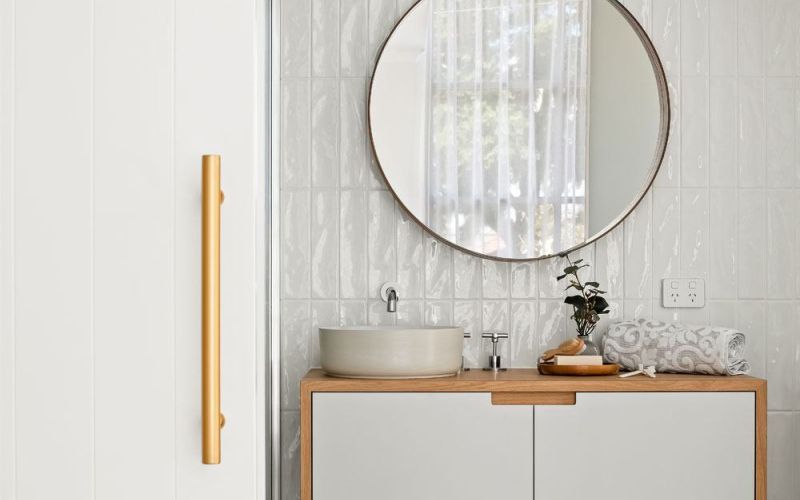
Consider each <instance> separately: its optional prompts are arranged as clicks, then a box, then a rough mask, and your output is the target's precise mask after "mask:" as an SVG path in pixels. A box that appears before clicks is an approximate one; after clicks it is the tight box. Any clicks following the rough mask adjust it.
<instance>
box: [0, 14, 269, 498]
mask: <svg viewBox="0 0 800 500" xmlns="http://www.w3.org/2000/svg"><path fill="white" fill-rule="evenodd" d="M265 17H266V14H265V4H264V2H261V1H257V0H136V1H130V0H71V1H64V0H0V90H1V92H0V285H1V288H0V500H45V499H55V498H58V499H61V500H86V499H102V500H126V499H131V500H134V499H136V500H142V499H148V500H160V499H164V500H167V499H169V500H178V499H181V500H211V499H225V500H239V499H241V500H251V499H257V500H260V499H264V498H266V490H267V487H266V482H267V470H268V464H267V462H266V460H267V458H266V457H267V453H266V449H267V445H266V432H265V429H266V412H265V401H266V397H265V395H266V392H267V389H266V387H265V373H264V368H263V367H264V366H265V361H266V356H265V354H264V350H265V328H264V321H263V318H264V313H263V303H264V296H265V294H264V283H265V282H266V279H265V272H266V271H265V259H264V244H263V238H264V234H265V227H264V218H265V217H264V213H265V212H264V206H265V204H264V193H265V184H266V179H265V162H264V159H263V158H264V137H265V136H266V135H265V130H264V128H265V127H264V126H263V125H262V124H264V123H265V120H264V118H265V117H264V112H263V109H264V92H263V86H264V78H263V76H262V75H263V73H264V67H265V65H264V57H265V49H264V48H265V36H266V33H265V32H266V22H265ZM210 153H216V154H220V155H221V156H222V188H223V190H224V192H225V203H224V204H223V206H222V250H221V251H222V257H221V268H222V285H221V294H222V299H221V306H222V316H221V332H222V333H221V342H222V356H221V369H222V379H221V392H222V411H223V412H224V414H225V416H226V419H227V423H226V426H225V428H224V429H223V431H222V463H221V464H220V465H203V464H202V463H201V432H200V424H201V418H200V417H201V405H200V398H201V392H200V382H201V379H200V375H201V365H200V348H201V344H200V339H201V336H200V320H201V316H200V311H201V307H200V305H201V303H200V284H201V280H200V278H201V276H200V270H201V267H200V255H201V254H200V222H201V205H200V192H201V190H200V188H201V176H200V174H201V156H202V155H203V154H210Z"/></svg>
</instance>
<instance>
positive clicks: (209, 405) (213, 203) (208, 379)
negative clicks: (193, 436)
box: [202, 155, 225, 464]
mask: <svg viewBox="0 0 800 500" xmlns="http://www.w3.org/2000/svg"><path fill="white" fill-rule="evenodd" d="M222 200H223V194H222V190H221V189H220V156H219V155H204V156H203V231H202V232H203V235H202V239H203V243H202V247H203V249H202V266H203V297H202V300H203V312H202V314H203V321H202V323H203V340H202V342H203V353H202V365H203V366H202V369H203V463H204V464H218V463H219V462H220V448H221V439H220V429H221V428H222V426H223V425H224V423H225V417H224V416H223V415H222V412H221V411H220V390H219V376H220V369H219V310H220V308H219V289H220V281H219V255H220V252H219V239H220V204H222Z"/></svg>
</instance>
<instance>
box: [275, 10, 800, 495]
mask: <svg viewBox="0 0 800 500" xmlns="http://www.w3.org/2000/svg"><path fill="white" fill-rule="evenodd" d="M410 3H412V0H313V1H312V0H283V2H282V8H283V14H282V16H283V19H282V22H283V57H282V99H283V116H282V127H283V130H282V137H283V143H282V145H281V147H282V169H283V171H282V178H283V181H282V182H283V190H282V196H283V208H284V210H283V231H284V232H283V256H282V257H283V266H284V267H283V270H282V292H281V293H282V298H283V301H282V311H281V312H282V315H283V319H282V321H283V332H282V336H283V342H282V344H283V346H282V354H283V363H284V364H283V375H284V379H283V388H284V391H283V394H282V408H283V410H284V411H283V412H282V416H283V423H284V424H285V428H284V431H285V432H284V438H283V439H284V445H285V446H284V468H283V474H284V479H285V481H284V485H283V488H284V492H285V493H286V496H285V498H286V499H292V498H296V496H297V474H298V468H297V467H298V465H297V464H298V462H297V459H298V453H299V449H298V444H299V441H298V434H297V424H298V413H297V409H298V400H297V381H298V379H299V377H301V376H302V374H303V373H304V372H305V371H306V369H308V368H309V367H311V366H314V365H316V364H317V363H318V357H317V356H318V354H317V348H316V337H315V335H316V326H317V325H318V324H330V323H339V322H341V323H350V324H352V323H364V322H369V323H383V322H393V321H395V318H394V317H391V316H387V314H386V313H385V312H384V310H385V309H384V304H382V303H380V302H378V301H377V299H376V297H377V289H378V287H379V285H380V284H381V283H382V282H384V281H388V280H397V281H399V282H400V283H401V286H400V296H401V299H402V301H401V302H400V306H399V313H398V315H397V318H396V321H398V322H413V323H421V322H427V323H440V324H444V323H457V324H461V325H465V326H467V327H468V328H470V329H471V330H473V331H480V330H488V329H495V328H496V329H506V330H508V331H510V333H511V335H512V339H511V342H510V344H509V345H508V346H507V347H505V350H506V352H505V356H507V358H506V359H507V360H508V361H509V362H510V365H511V366H532V365H533V364H534V362H535V359H536V356H537V353H538V352H540V350H541V349H543V348H544V347H545V346H547V345H550V344H552V343H554V342H556V341H557V340H558V339H560V338H563V337H565V336H566V335H567V326H566V325H567V323H566V320H567V317H568V316H567V314H566V310H565V308H564V307H563V305H562V304H561V301H560V297H561V293H562V290H561V288H560V287H558V286H556V285H555V282H554V281H553V280H552V277H553V276H554V275H555V274H556V272H557V270H558V269H559V268H560V266H561V263H560V262H557V261H555V260H547V261H543V262H540V263H527V264H514V265H510V264H505V263H496V262H493V261H488V260H480V259H476V258H473V257H470V256H468V255H465V254H463V253H459V252H457V251H453V250H452V249H450V248H449V247H447V246H444V245H442V244H440V243H438V242H437V241H435V240H433V239H431V238H429V237H428V236H426V235H425V234H424V233H423V232H422V230H421V229H420V228H419V227H418V226H416V225H415V224H414V223H412V222H410V221H409V220H408V219H407V218H406V217H404V215H403V214H402V213H401V212H400V211H399V210H398V209H397V208H396V204H395V203H394V201H393V199H392V197H391V195H390V194H389V193H388V192H387V191H386V189H385V187H384V186H383V185H381V183H380V182H379V181H378V178H377V177H376V175H375V174H374V167H372V166H371V159H370V157H369V148H368V143H367V131H366V119H365V104H366V88H367V84H368V78H369V74H370V72H371V70H372V63H373V57H374V54H375V53H376V51H377V49H378V47H379V46H380V44H381V43H382V42H383V39H384V37H385V36H386V34H387V33H388V32H389V30H390V29H391V27H392V25H393V23H394V21H395V20H396V19H397V18H398V17H399V16H400V14H401V13H402V12H403V11H404V9H406V8H407V7H408V6H409V4H410ZM626 3H627V5H628V6H629V7H630V9H631V10H632V11H633V12H634V14H635V15H636V16H637V18H638V19H640V20H641V22H642V24H643V25H644V26H645V28H646V29H647V31H648V32H649V33H652V34H653V37H654V43H655V45H656V46H657V48H658V50H659V52H660V54H661V57H662V60H663V62H664V64H665V66H666V70H667V72H668V79H669V82H670V90H671V92H672V98H673V110H672V111H673V125H672V139H671V141H670V144H669V148H668V151H667V157H666V160H665V162H664V165H663V167H662V169H661V172H660V174H659V176H658V179H657V181H656V184H655V187H654V189H653V190H652V191H651V192H650V193H648V194H647V196H646V198H645V200H644V201H643V203H642V204H641V205H640V206H639V208H638V209H637V210H636V211H635V213H634V214H632V215H631V216H630V217H629V218H628V219H627V220H626V221H625V223H624V225H623V226H621V227H619V228H617V229H616V230H615V231H614V232H612V233H611V234H610V235H608V236H607V237H606V238H604V239H603V240H602V241H599V242H598V243H597V244H595V245H592V246H590V247H588V248H587V249H585V250H584V251H583V252H581V253H582V255H583V256H584V257H585V258H587V259H589V260H590V261H591V262H593V263H594V267H593V268H592V269H594V271H595V272H596V277H597V278H598V280H599V281H600V282H601V283H603V284H604V285H605V287H606V289H607V290H609V291H610V298H611V302H612V303H613V313H614V316H615V317H625V318H632V317H638V316H652V317H656V318H666V319H678V320H681V321H686V322H690V323H714V324H720V325H727V326H736V327H739V328H741V329H743V330H744V331H745V332H747V333H748V340H749V352H750V354H749V357H750V359H751V361H752V363H753V367H754V374H755V375H758V376H767V378H768V379H769V381H770V390H769V409H770V416H769V426H770V427H769V428H770V431H769V432H770V439H771V442H770V456H769V459H770V469H769V471H770V473H769V474H770V477H769V482H770V498H772V499H775V500H785V499H788V498H795V497H796V496H797V494H798V492H800V488H799V487H798V484H797V478H798V477H800V473H799V472H800V465H799V462H798V456H797V454H798V450H800V439H798V432H800V394H798V391H799V390H800V377H799V376H798V373H800V366H799V365H800V362H799V361H798V357H799V356H800V344H799V343H798V340H799V339H800V336H798V335H797V331H796V330H797V324H798V304H799V303H800V293H799V292H800V272H798V265H800V263H799V261H800V259H798V258H797V257H798V253H799V252H800V246H798V232H800V227H798V223H797V215H796V214H797V208H798V203H799V202H800V200H799V199H798V198H800V189H798V187H800V182H799V181H800V166H799V165H798V154H797V153H798V146H800V136H799V131H800V129H799V128H798V122H800V106H798V104H800V92H799V91H798V82H799V80H800V57H799V56H800V50H798V30H797V26H798V25H800V20H799V19H798V16H799V15H800V14H798V8H799V7H800V5H799V4H798V2H795V1H793V0H628V1H627V2H626ZM678 275H685V276H702V277H705V278H706V279H707V280H708V299H709V300H708V304H707V306H706V307H705V308H704V309H695V310H684V311H679V312H678V313H677V317H675V316H674V315H673V311H671V310H666V309H662V308H661V307H660V306H659V296H660V279H661V278H663V277H665V276H678ZM479 344H480V339H478V338H475V339H473V340H472V343H471V345H470V349H471V352H472V356H471V358H472V362H473V363H475V362H477V361H478V360H477V357H476V355H475V353H476V352H477V351H478V345H479ZM481 362H483V360H481Z"/></svg>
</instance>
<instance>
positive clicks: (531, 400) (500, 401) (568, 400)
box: [492, 392, 575, 406]
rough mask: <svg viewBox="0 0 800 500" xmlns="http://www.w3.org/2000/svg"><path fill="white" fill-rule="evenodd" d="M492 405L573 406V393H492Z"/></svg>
mask: <svg viewBox="0 0 800 500" xmlns="http://www.w3.org/2000/svg"><path fill="white" fill-rule="evenodd" d="M492 404H493V405H540V406H541V405H574V404H575V393H574V392H493V393H492Z"/></svg>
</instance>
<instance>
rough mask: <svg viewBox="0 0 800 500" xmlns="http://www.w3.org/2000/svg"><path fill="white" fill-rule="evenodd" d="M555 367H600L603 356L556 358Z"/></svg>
mask: <svg viewBox="0 0 800 500" xmlns="http://www.w3.org/2000/svg"><path fill="white" fill-rule="evenodd" d="M556 364H557V365H561V366H564V365H592V366H594V365H602V364H603V356H556Z"/></svg>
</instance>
